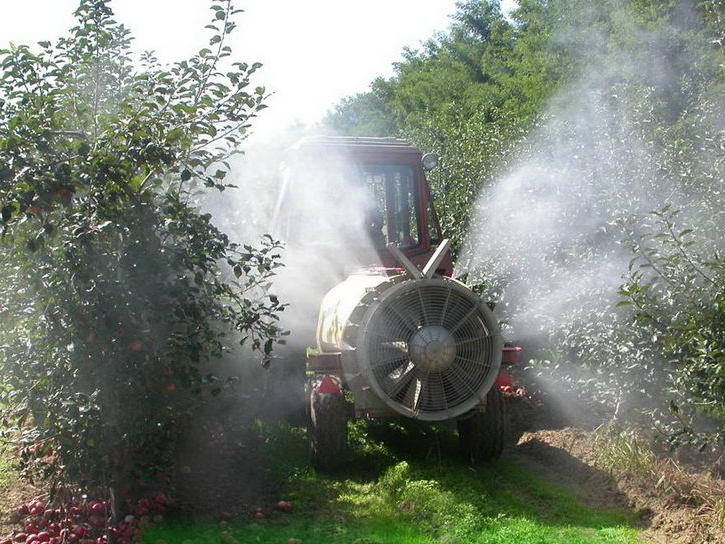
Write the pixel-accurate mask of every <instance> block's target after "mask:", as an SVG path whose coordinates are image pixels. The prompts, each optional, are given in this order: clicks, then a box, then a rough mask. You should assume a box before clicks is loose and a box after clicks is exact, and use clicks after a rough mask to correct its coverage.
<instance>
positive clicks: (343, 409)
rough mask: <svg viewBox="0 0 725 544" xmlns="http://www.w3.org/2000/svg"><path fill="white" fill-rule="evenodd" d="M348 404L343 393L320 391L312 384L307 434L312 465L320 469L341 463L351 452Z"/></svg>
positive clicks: (323, 469)
mask: <svg viewBox="0 0 725 544" xmlns="http://www.w3.org/2000/svg"><path fill="white" fill-rule="evenodd" d="M347 418H348V403H347V401H346V400H345V395H344V394H343V393H318V392H317V384H316V383H313V384H312V390H311V392H310V404H309V421H308V427H307V434H308V437H309V441H310V452H311V454H312V465H313V466H314V467H315V470H317V471H319V472H331V471H334V470H335V469H336V468H338V467H339V466H340V464H341V463H342V462H343V461H344V459H345V454H346V453H347Z"/></svg>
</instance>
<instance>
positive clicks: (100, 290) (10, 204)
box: [0, 0, 283, 498]
mask: <svg viewBox="0 0 725 544" xmlns="http://www.w3.org/2000/svg"><path fill="white" fill-rule="evenodd" d="M211 10H212V23H211V24H210V25H208V28H209V29H210V30H211V38H210V39H209V48H204V49H202V50H201V51H199V53H197V54H196V55H194V56H193V57H192V58H190V59H188V60H184V61H181V62H177V63H174V64H173V65H171V66H169V67H164V66H161V65H159V64H158V62H157V61H156V60H155V59H154V57H153V55H152V54H150V53H147V54H145V55H143V57H142V59H141V62H140V65H139V66H136V65H135V64H134V63H133V60H132V57H131V54H130V49H129V47H130V41H131V37H130V34H129V31H128V30H127V29H126V28H124V27H123V26H122V25H120V24H118V23H117V22H115V21H114V19H113V13H112V11H111V9H110V7H109V2H108V1H105V0H82V1H81V2H80V6H79V8H78V9H77V11H76V12H75V15H76V17H77V19H78V24H77V26H75V27H74V28H72V29H71V30H70V32H69V34H68V36H67V37H64V38H62V39H60V40H59V41H58V42H57V43H56V44H55V45H52V44H51V43H49V42H40V43H39V47H40V49H39V50H35V49H32V48H30V47H26V46H20V47H13V48H12V49H10V50H4V51H2V52H0V66H1V67H2V73H1V74H0V164H1V165H2V166H1V167H0V203H1V205H2V229H3V244H2V248H1V250H0V260H1V261H2V268H3V280H2V282H1V283H0V296H1V300H2V308H1V311H2V320H3V331H2V334H1V335H0V365H2V366H1V367H0V394H1V398H0V405H3V404H6V405H7V409H6V412H5V415H6V420H5V422H6V424H11V423H14V424H17V425H18V427H19V429H20V430H21V431H22V434H21V437H20V441H21V444H23V445H25V446H27V447H25V449H24V450H23V459H24V461H25V462H26V466H27V468H28V469H29V470H31V469H37V468H40V469H41V470H40V471H39V472H40V473H42V475H43V476H46V477H51V478H53V479H54V480H56V481H57V480H63V481H64V482H66V483H75V484H80V485H81V486H83V487H84V488H86V489H98V488H100V487H111V488H114V489H115V491H116V493H117V495H116V498H119V496H121V495H123V494H127V493H129V492H136V491H137V490H132V489H131V487H132V486H133V485H135V484H138V485H141V486H143V485H147V486H151V485H153V486H159V485H162V483H163V479H164V473H165V471H166V470H167V469H168V467H169V464H170V462H171V461H172V459H173V451H174V445H175V440H176V438H177V434H178V433H179V432H180V429H183V422H184V421H185V420H186V419H187V418H189V417H190V416H191V415H193V414H194V413H195V411H196V410H198V408H199V406H201V405H202V404H204V403H209V402H212V401H213V399H214V397H216V396H217V395H218V394H219V393H220V392H222V390H223V389H225V388H227V387H228V386H229V385H230V384H231V383H232V382H231V381H224V380H222V379H221V378H218V377H216V376H214V375H213V374H211V373H210V372H209V362H210V361H211V360H212V359H213V358H215V357H217V356H219V355H220V354H221V353H222V351H223V350H225V349H226V347H225V346H226V345H228V344H229V340H228V339H227V337H229V335H230V333H233V334H232V335H231V337H234V335H235V334H240V335H241V337H242V338H243V339H249V342H248V343H249V344H250V345H251V346H252V347H253V348H254V349H255V350H258V351H260V352H261V355H262V357H263V358H264V359H265V360H266V361H268V360H269V357H270V356H271V352H272V348H273V345H274V343H275V342H277V341H279V339H280V335H281V334H282V331H281V330H280V329H279V327H278V326H277V325H276V320H277V313H278V312H279V311H281V310H282V309H283V306H282V305H281V303H280V302H279V301H278V300H277V298H276V297H275V296H274V295H271V294H267V293H266V289H267V284H268V280H269V278H270V276H272V275H273V274H274V270H275V268H276V267H278V266H279V260H278V254H277V250H278V249H279V246H278V244H277V243H276V242H275V241H273V240H272V239H266V240H265V241H263V243H262V244H261V246H260V247H257V248H254V247H252V246H249V245H243V246H242V245H239V244H237V243H235V242H232V241H231V240H229V238H228V237H227V236H226V235H225V234H224V233H222V232H220V231H219V230H218V229H217V228H216V227H215V226H214V224H213V223H212V222H211V219H212V218H211V215H210V214H208V213H203V212H202V211H201V210H200V209H198V208H197V207H196V206H195V201H196V198H197V196H198V195H199V194H200V192H201V191H202V190H203V189H204V188H214V189H217V190H220V191H221V190H225V188H226V187H227V186H226V185H225V183H224V178H225V176H226V174H227V172H228V171H229V163H228V162H227V159H228V158H229V156H230V155H232V154H234V153H236V152H237V147H238V145H239V143H240V141H241V140H242V139H243V137H244V133H245V130H246V128H247V127H248V126H249V123H250V121H251V120H252V118H253V117H254V116H255V115H256V113H257V112H258V111H260V110H261V109H262V108H263V107H264V104H263V98H264V89H263V88H261V87H258V88H256V89H254V90H250V88H249V86H250V78H251V76H252V75H253V73H254V72H255V70H256V69H257V68H258V67H259V64H252V65H248V64H246V63H241V62H234V63H231V64H229V62H228V59H227V57H229V56H230V54H231V50H230V48H229V46H228V45H226V38H227V36H228V35H229V33H230V32H232V31H233V29H234V26H235V23H234V22H233V20H232V17H233V16H234V14H235V13H236V12H237V11H238V10H235V9H234V7H233V6H232V4H231V2H230V1H229V0H212V2H211ZM225 66H226V68H225ZM242 342H244V340H242ZM231 379H232V378H231V377H230V380H231ZM36 473H37V472H36ZM154 479H155V480H154ZM121 482H124V483H126V484H127V485H125V486H124V487H123V488H121V487H119V486H120V485H121Z"/></svg>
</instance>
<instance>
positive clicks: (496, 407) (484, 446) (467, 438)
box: [458, 386, 506, 465]
mask: <svg viewBox="0 0 725 544" xmlns="http://www.w3.org/2000/svg"><path fill="white" fill-rule="evenodd" d="M504 406H505V405H504V399H503V396H502V395H501V392H500V391H499V390H498V387H496V386H494V387H492V388H491V390H490V391H489V392H488V395H486V406H485V409H484V408H483V407H479V408H474V409H473V410H472V411H471V412H469V413H468V414H466V415H465V416H464V417H462V418H461V419H459V420H458V437H459V440H460V443H461V450H462V451H463V455H464V456H465V458H466V460H467V461H468V462H470V463H471V464H472V465H475V464H479V463H483V462H486V461H491V460H494V459H498V458H499V457H501V452H502V451H503V444H504V437H505V434H506V424H505V422H506V414H505V408H504Z"/></svg>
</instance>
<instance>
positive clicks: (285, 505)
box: [275, 501, 292, 512]
mask: <svg viewBox="0 0 725 544" xmlns="http://www.w3.org/2000/svg"><path fill="white" fill-rule="evenodd" d="M275 508H276V509H277V510H279V511H280V512H291V511H292V503H291V502H288V501H279V502H278V503H277V504H276V505H275Z"/></svg>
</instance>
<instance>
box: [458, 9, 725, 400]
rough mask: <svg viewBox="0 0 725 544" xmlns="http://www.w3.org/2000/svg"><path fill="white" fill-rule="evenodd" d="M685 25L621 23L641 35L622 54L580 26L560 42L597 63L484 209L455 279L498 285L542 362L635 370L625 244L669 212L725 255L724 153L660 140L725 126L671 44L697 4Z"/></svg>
mask: <svg viewBox="0 0 725 544" xmlns="http://www.w3.org/2000/svg"><path fill="white" fill-rule="evenodd" d="M588 9H592V10H594V9H596V8H595V7H591V6H590V7H589V8H588ZM680 12H681V13H680ZM590 15H591V14H590ZM676 15H677V17H679V19H677V21H678V23H679V24H680V26H679V27H678V28H673V26H671V25H664V26H663V27H661V28H660V29H659V30H656V31H654V30H649V31H647V32H645V31H644V30H642V28H639V27H636V26H635V24H634V23H631V22H630V23H622V22H621V21H619V23H620V24H621V25H624V26H625V28H624V30H623V33H624V34H625V35H626V36H628V38H629V41H627V40H623V41H622V43H624V44H625V45H621V46H613V40H612V38H611V37H606V36H603V35H600V36H597V35H596V33H594V32H592V31H589V32H587V33H584V34H585V39H583V36H582V32H581V29H579V30H578V31H577V30H576V29H574V30H571V31H570V32H568V33H560V34H558V35H556V36H554V37H553V38H552V40H553V41H554V42H556V43H557V44H558V45H561V44H566V43H568V44H569V45H570V46H573V47H578V48H579V49H578V51H579V52H581V47H582V46H586V48H587V49H586V51H587V53H588V54H589V64H588V66H587V68H586V69H584V70H583V71H582V76H581V77H580V78H579V80H578V81H576V82H575V83H572V84H570V85H568V86H567V87H566V88H564V89H563V90H562V91H561V92H559V93H558V94H557V95H556V96H555V97H554V98H553V99H552V100H551V101H550V103H549V105H548V108H547V110H546V111H545V112H544V114H543V115H542V116H541V119H540V121H539V123H538V124H537V126H536V127H535V128H534V129H533V130H532V131H531V133H530V134H529V136H528V137H527V138H526V140H525V141H524V142H522V144H521V146H520V148H519V150H518V157H517V160H516V161H515V166H514V167H513V168H511V169H509V170H508V171H507V172H505V173H504V174H503V175H502V176H501V177H500V179H499V180H498V181H497V182H496V183H495V184H494V185H493V186H492V187H491V188H489V189H488V190H486V192H485V193H484V194H483V195H482V196H481V197H480V199H479V202H478V204H477V208H476V213H475V215H474V218H473V220H472V229H471V233H470V235H469V238H468V240H467V242H466V244H465V246H464V248H463V251H462V252H461V257H460V259H459V262H458V266H457V269H456V274H457V275H462V274H468V279H469V281H479V282H481V283H483V284H484V285H485V286H487V287H488V289H489V290H490V294H491V296H492V298H494V299H495V300H497V302H498V307H497V310H498V311H499V315H500V316H501V317H502V318H503V319H505V320H507V321H508V323H509V324H510V325H511V329H510V330H509V334H511V335H512V336H513V337H515V338H516V341H517V342H521V343H523V344H524V345H527V346H528V347H529V348H532V349H530V351H529V353H530V354H531V355H532V356H533V357H546V353H547V352H546V351H544V352H542V351H539V350H538V348H542V349H545V348H546V347H547V346H551V345H552V340H554V341H555V342H558V346H559V348H562V347H563V351H564V353H565V354H567V355H566V356H567V357H569V358H570V359H572V360H573V361H575V362H579V361H582V360H585V359H586V358H587V357H588V356H591V357H597V358H599V359H600V360H606V359H607V358H609V359H610V360H612V361H614V360H617V361H623V362H625V363H626V362H627V357H628V354H627V351H628V350H631V349H632V343H631V342H630V341H629V339H626V338H625V339H623V338H622V337H621V335H619V333H618V332H617V330H616V329H617V327H616V326H615V323H624V322H631V319H630V318H627V317H625V316H624V314H625V313H626V309H621V308H620V309H618V308H616V304H617V301H618V300H620V296H619V295H618V290H619V287H620V286H621V285H622V283H623V282H624V281H625V280H624V277H625V276H626V275H627V273H628V266H629V264H630V260H631V258H632V253H631V252H630V251H629V250H628V249H627V248H626V247H624V246H623V245H622V243H621V242H622V238H623V237H624V234H623V233H624V231H625V230H626V228H624V226H625V225H630V226H631V225H632V223H633V222H634V223H635V224H636V223H637V222H640V223H641V222H642V221H643V220H644V218H645V217H646V216H647V214H648V213H649V212H651V211H653V210H659V209H662V208H663V207H665V206H670V207H671V208H672V209H678V210H681V213H680V215H679V216H678V218H679V221H680V222H681V224H682V227H681V228H685V227H690V226H693V228H695V229H698V234H699V238H698V243H699V244H700V247H699V249H703V250H705V249H707V250H712V249H713V248H716V247H717V246H718V245H720V246H721V244H722V242H721V240H722V228H723V225H724V224H725V223H723V220H722V218H723V212H722V207H723V206H722V204H723V193H722V170H721V168H722V161H721V160H720V161H719V165H720V166H718V161H717V160H716V157H715V155H716V154H717V149H714V148H710V149H708V148H707V146H706V145H703V146H702V148H701V149H700V150H699V152H697V153H693V154H691V155H690V156H689V157H688V158H686V159H685V158H683V159H679V158H677V157H675V154H676V153H677V150H676V146H675V147H672V148H670V149H667V148H666V147H665V146H663V144H662V140H659V141H658V138H657V136H656V132H657V131H656V130H653V127H662V130H665V128H666V127H672V126H674V125H675V124H676V123H675V122H676V121H678V122H679V124H680V128H682V127H683V126H688V129H691V130H692V131H693V132H696V133H697V134H699V136H698V138H701V140H700V141H702V142H707V141H708V138H709V139H710V140H713V138H712V135H713V134H715V135H716V134H718V133H719V132H720V133H721V131H722V128H723V126H722V120H721V118H720V117H719V114H718V113H717V112H718V111H722V97H720V98H714V99H713V97H712V96H706V95H705V94H703V93H699V94H698V93H691V94H690V96H689V97H688V98H687V100H683V97H684V96H686V86H687V85H688V84H691V82H692V81H693V80H695V79H697V77H690V78H689V79H688V74H689V72H688V71H689V70H692V66H693V65H694V63H693V58H691V55H694V53H693V52H692V49H693V48H692V47H689V48H688V47H677V46H674V45H673V43H675V44H676V43H677V41H678V40H681V41H682V40H685V39H686V38H685V37H683V34H685V33H686V32H687V31H692V30H693V28H694V25H695V22H694V21H695V20H696V19H695V18H694V16H693V13H692V12H691V10H689V9H687V8H686V7H683V8H681V9H680V10H679V11H678V13H677V14H676ZM682 25H685V27H683V26H682ZM582 40H583V41H582ZM690 45H692V44H690ZM683 81H684V82H685V83H684V84H683ZM683 102H684V103H683ZM688 110H690V111H688ZM688 116H689V117H688ZM718 119H720V120H718ZM715 139H716V138H715ZM683 156H684V154H683ZM673 157H675V158H674V159H673ZM718 172H719V173H718ZM693 180H697V182H696V183H693ZM635 229H636V226H635ZM623 328H624V327H623ZM585 336H586V337H588V338H589V339H590V340H589V341H587V342H584V341H581V338H583V337H585ZM573 337H578V339H577V340H576V341H573V340H572V338H573ZM587 350H589V351H590V353H588V354H587V353H586V352H587ZM595 351H596V352H597V353H594V352H595ZM642 378H643V381H646V377H645V376H642ZM593 381H596V380H593ZM632 386H633V387H632V389H634V388H635V387H637V386H636V385H635V384H632ZM643 387H646V384H645V385H643ZM617 395H618V393H615V394H614V396H615V397H616V396H617ZM614 402H618V399H617V398H615V399H614Z"/></svg>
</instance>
